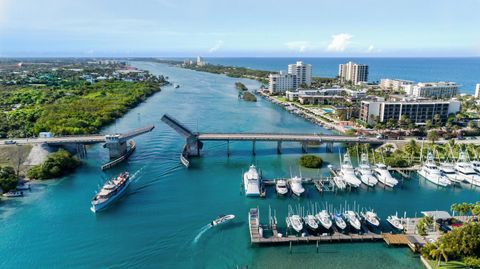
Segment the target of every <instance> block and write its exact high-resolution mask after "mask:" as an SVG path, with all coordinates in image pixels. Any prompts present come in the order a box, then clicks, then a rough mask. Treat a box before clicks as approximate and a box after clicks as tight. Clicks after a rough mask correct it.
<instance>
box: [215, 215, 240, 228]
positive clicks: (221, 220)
mask: <svg viewBox="0 0 480 269" xmlns="http://www.w3.org/2000/svg"><path fill="white" fill-rule="evenodd" d="M234 218H235V215H220V216H218V218H217V219H215V220H213V221H212V222H210V225H212V226H217V225H220V224H223V223H226V222H229V221H231V220H232V219H234Z"/></svg>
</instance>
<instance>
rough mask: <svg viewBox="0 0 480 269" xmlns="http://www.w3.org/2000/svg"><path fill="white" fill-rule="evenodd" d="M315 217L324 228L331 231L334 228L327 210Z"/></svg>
mask: <svg viewBox="0 0 480 269" xmlns="http://www.w3.org/2000/svg"><path fill="white" fill-rule="evenodd" d="M315 217H316V218H317V220H318V222H320V224H321V225H322V226H323V228H325V229H327V230H330V228H331V227H332V220H331V219H330V215H329V214H328V212H327V210H322V211H320V212H319V213H318V214H317V215H315Z"/></svg>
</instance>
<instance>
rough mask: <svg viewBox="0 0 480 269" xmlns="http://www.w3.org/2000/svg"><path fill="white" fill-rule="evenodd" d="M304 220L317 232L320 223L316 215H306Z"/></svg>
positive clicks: (311, 229) (308, 226) (310, 228)
mask: <svg viewBox="0 0 480 269" xmlns="http://www.w3.org/2000/svg"><path fill="white" fill-rule="evenodd" d="M303 222H305V224H306V225H307V228H308V229H309V230H310V231H312V232H316V231H317V230H318V223H317V220H316V219H315V216H313V215H306V216H305V217H304V218H303Z"/></svg>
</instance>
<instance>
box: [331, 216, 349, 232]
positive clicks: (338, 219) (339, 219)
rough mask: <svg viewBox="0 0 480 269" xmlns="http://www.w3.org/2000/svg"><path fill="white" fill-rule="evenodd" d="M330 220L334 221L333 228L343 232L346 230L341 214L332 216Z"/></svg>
mask: <svg viewBox="0 0 480 269" xmlns="http://www.w3.org/2000/svg"><path fill="white" fill-rule="evenodd" d="M332 219H333V220H334V221H335V226H337V228H339V229H340V230H342V231H343V230H345V229H346V228H347V223H346V222H345V220H344V219H343V216H342V214H333V215H332Z"/></svg>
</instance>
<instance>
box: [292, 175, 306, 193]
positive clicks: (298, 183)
mask: <svg viewBox="0 0 480 269" xmlns="http://www.w3.org/2000/svg"><path fill="white" fill-rule="evenodd" d="M289 183H290V189H291V190H292V192H293V194H295V195H296V196H302V194H303V193H304V192H305V189H304V188H303V185H302V178H301V177H297V176H295V177H293V178H291V179H290V180H289Z"/></svg>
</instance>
